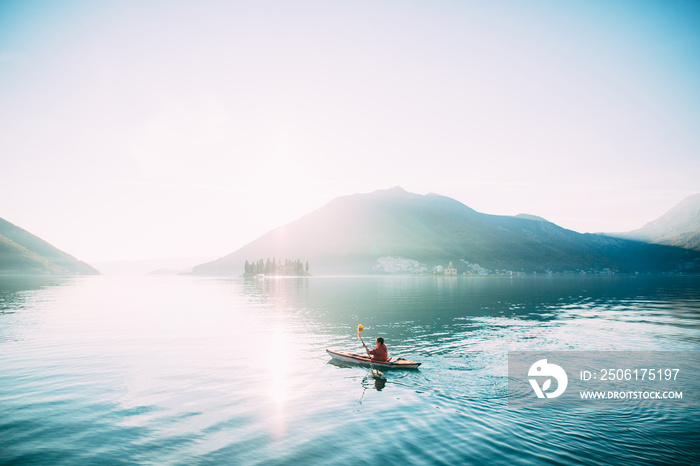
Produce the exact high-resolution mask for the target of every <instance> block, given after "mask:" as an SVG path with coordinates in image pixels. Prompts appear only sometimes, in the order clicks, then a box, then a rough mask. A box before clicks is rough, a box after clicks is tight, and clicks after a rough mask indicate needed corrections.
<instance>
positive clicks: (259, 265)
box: [243, 257, 311, 277]
mask: <svg viewBox="0 0 700 466" xmlns="http://www.w3.org/2000/svg"><path fill="white" fill-rule="evenodd" d="M243 268H244V273H243V276H244V277H254V276H256V275H277V276H285V277H306V276H308V275H311V274H310V273H309V262H308V261H307V262H306V264H304V263H303V262H302V261H301V260H299V259H297V260H294V261H292V260H289V259H285V260H284V263H283V262H282V261H280V262H279V263H278V262H277V259H275V258H273V259H272V260H270V258H269V257H268V258H267V260H266V261H265V260H263V259H258V261H257V262H255V261H254V262H249V261H247V260H246V261H245V265H244V266H243Z"/></svg>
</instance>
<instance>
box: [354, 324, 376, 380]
mask: <svg viewBox="0 0 700 466" xmlns="http://www.w3.org/2000/svg"><path fill="white" fill-rule="evenodd" d="M357 336H358V337H360V341H361V342H362V346H364V347H365V351H367V356H369V367H371V368H372V372H373V373H374V365H373V364H372V355H371V354H369V349H368V348H367V345H365V340H363V339H362V335H361V334H360V332H357Z"/></svg>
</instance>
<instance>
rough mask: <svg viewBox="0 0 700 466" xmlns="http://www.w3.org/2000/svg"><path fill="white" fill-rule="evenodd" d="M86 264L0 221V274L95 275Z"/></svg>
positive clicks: (94, 271) (22, 230) (2, 220)
mask: <svg viewBox="0 0 700 466" xmlns="http://www.w3.org/2000/svg"><path fill="white" fill-rule="evenodd" d="M99 273H100V272H99V271H98V270H97V269H95V268H94V267H92V266H90V265H89V264H87V263H85V262H82V261H79V260H78V259H76V258H75V257H73V256H71V255H70V254H67V253H65V252H63V251H61V250H60V249H57V248H55V247H54V246H52V245H51V244H49V243H47V242H46V241H44V240H43V239H41V238H39V237H38V236H35V235H33V234H31V233H29V232H28V231H26V230H24V229H22V228H20V227H18V226H17V225H14V224H12V223H10V222H8V221H7V220H4V219H2V218H0V274H2V275H10V274H28V275H36V274H38V275H99Z"/></svg>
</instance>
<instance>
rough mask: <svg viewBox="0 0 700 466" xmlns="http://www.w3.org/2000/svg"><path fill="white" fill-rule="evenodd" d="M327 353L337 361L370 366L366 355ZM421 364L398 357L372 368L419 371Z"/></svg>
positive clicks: (376, 364)
mask: <svg viewBox="0 0 700 466" xmlns="http://www.w3.org/2000/svg"><path fill="white" fill-rule="evenodd" d="M326 352H327V353H328V354H329V355H330V356H331V358H333V359H335V360H337V361H343V362H349V363H351V364H359V365H361V366H369V365H370V363H369V357H368V356H367V355H366V354H359V353H350V352H348V351H333V350H329V349H327V350H326ZM420 364H421V363H419V362H416V361H411V360H410V359H404V358H398V357H396V356H394V357H391V358H389V359H388V360H387V361H382V362H378V361H372V366H374V367H379V368H382V369H417V368H418V366H420Z"/></svg>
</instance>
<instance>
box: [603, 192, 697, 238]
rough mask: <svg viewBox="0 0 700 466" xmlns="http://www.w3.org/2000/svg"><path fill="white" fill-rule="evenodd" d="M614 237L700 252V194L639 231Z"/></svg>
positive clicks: (687, 199)
mask: <svg viewBox="0 0 700 466" xmlns="http://www.w3.org/2000/svg"><path fill="white" fill-rule="evenodd" d="M615 236H620V237H623V238H630V239H636V240H639V241H645V242H649V243H657V244H668V245H671V246H679V247H683V248H688V249H695V250H696V251H700V194H695V195H693V196H690V197H687V198H685V199H684V200H683V201H681V202H680V203H679V204H677V205H676V206H675V207H674V208H672V209H671V210H669V211H668V212H666V213H665V214H664V215H662V216H661V217H659V218H658V219H656V220H654V221H653V222H649V223H647V224H646V225H644V226H643V227H642V228H640V229H639V230H634V231H630V232H627V233H618V234H615Z"/></svg>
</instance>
